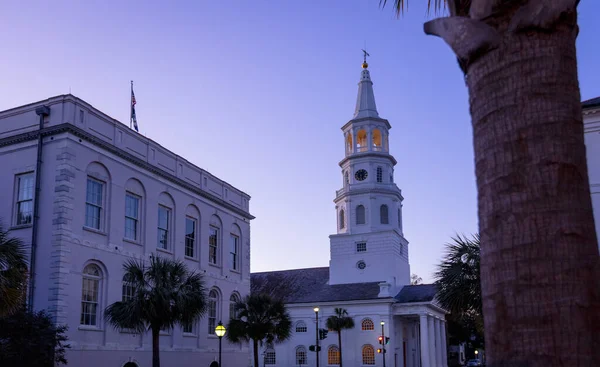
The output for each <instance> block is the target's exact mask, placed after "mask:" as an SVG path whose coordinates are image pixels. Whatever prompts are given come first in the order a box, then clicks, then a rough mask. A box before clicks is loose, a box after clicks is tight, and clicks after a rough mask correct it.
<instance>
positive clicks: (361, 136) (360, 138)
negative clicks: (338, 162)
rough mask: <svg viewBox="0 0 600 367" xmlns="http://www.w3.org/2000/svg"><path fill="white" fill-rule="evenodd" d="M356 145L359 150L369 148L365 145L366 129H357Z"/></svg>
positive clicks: (364, 150) (362, 150)
mask: <svg viewBox="0 0 600 367" xmlns="http://www.w3.org/2000/svg"><path fill="white" fill-rule="evenodd" d="M356 147H357V151H359V152H366V151H367V150H368V149H369V147H368V145H367V131H366V130H365V129H362V130H358V133H357V134H356Z"/></svg>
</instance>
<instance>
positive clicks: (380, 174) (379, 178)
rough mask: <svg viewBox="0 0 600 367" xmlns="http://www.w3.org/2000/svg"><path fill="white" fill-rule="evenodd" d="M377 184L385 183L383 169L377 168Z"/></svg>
mask: <svg viewBox="0 0 600 367" xmlns="http://www.w3.org/2000/svg"><path fill="white" fill-rule="evenodd" d="M377 182H383V169H382V168H381V167H377Z"/></svg>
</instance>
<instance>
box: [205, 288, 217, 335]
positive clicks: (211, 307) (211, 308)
mask: <svg viewBox="0 0 600 367" xmlns="http://www.w3.org/2000/svg"><path fill="white" fill-rule="evenodd" d="M218 316H219V292H218V291H217V290H216V289H211V290H210V292H209V293H208V333H209V334H210V335H214V334H215V327H216V326H217V317H218Z"/></svg>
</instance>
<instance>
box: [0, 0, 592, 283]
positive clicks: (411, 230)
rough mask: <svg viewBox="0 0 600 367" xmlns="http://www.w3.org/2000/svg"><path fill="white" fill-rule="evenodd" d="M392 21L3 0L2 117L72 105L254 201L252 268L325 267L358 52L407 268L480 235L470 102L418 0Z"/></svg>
mask: <svg viewBox="0 0 600 367" xmlns="http://www.w3.org/2000/svg"><path fill="white" fill-rule="evenodd" d="M410 4H411V7H410V9H409V12H408V13H407V14H405V15H404V16H403V17H402V18H400V19H397V18H396V17H395V16H394V13H393V11H392V9H391V7H389V6H388V7H387V8H385V9H381V8H380V7H379V0H344V1H342V0H328V1H323V0H311V1H307V0H305V1H267V0H253V1H242V0H236V1H207V0H201V1H177V2H166V1H163V2H158V1H149V2H148V1H143V2H142V1H127V2H117V1H86V2H83V1H77V2H76V1H53V2H46V1H43V2H41V1H28V2H27V5H23V4H20V2H19V3H18V2H16V1H3V2H1V3H0V30H1V31H0V45H2V56H1V57H0V83H1V84H0V85H1V87H0V110H5V109H8V108H11V107H15V106H19V105H23V104H26V103H30V102H33V101H37V100H42V99H45V98H48V97H50V96H54V95H59V94H65V93H69V91H71V93H72V94H74V95H76V96H77V97H80V98H82V99H84V100H85V101H87V102H89V103H91V104H92V105H93V106H94V107H96V108H98V109H100V110H102V111H103V112H105V113H107V114H108V115H110V116H112V117H114V118H116V119H118V120H120V121H122V122H123V123H126V124H128V123H129V97H130V96H129V93H130V90H129V88H130V87H129V86H130V80H134V83H135V93H136V98H137V106H136V112H137V118H138V124H139V126H140V132H141V133H142V134H144V135H146V136H147V137H149V138H151V139H153V140H155V141H156V142H158V143H160V144H162V145H163V146H165V147H166V148H168V149H171V150H172V151H174V152H175V153H177V154H179V155H181V156H183V157H185V158H186V159H188V160H189V161H191V162H192V163H194V164H196V165H198V166H200V167H201V168H203V169H206V170H208V171H210V172H211V173H213V174H215V175H216V176H218V177H219V178H221V179H223V180H225V181H227V182H229V183H231V184H233V185H234V186H236V187H237V188H239V189H241V190H243V191H245V192H247V193H248V194H250V195H251V196H252V200H251V202H250V209H251V212H252V214H253V215H255V216H256V219H255V220H254V221H252V223H251V233H252V235H251V240H252V263H251V268H252V271H267V270H282V269H292V268H304V267H315V266H328V264H329V238H328V236H329V235H330V234H332V233H335V231H336V227H335V225H336V218H335V210H334V204H333V199H334V196H335V190H337V189H340V188H341V187H342V174H341V169H340V168H339V166H338V162H339V161H340V160H341V159H342V158H343V156H344V143H343V136H342V132H341V130H340V128H341V126H342V125H344V124H345V123H346V122H347V121H348V120H349V119H350V118H352V114H353V112H354V103H355V100H356V93H357V83H358V81H359V76H360V70H361V69H360V64H361V62H362V53H361V48H363V47H364V46H365V42H366V46H367V49H368V51H369V53H370V54H371V55H372V57H371V58H370V60H369V64H370V67H369V69H370V71H371V77H372V79H373V82H374V90H375V98H376V101H377V107H378V110H379V114H380V116H381V117H383V118H386V119H388V120H389V121H390V123H391V125H392V127H393V128H392V130H390V150H391V153H392V154H393V155H394V156H395V158H396V159H397V161H398V164H397V166H396V170H395V182H396V183H397V184H398V186H399V187H400V188H401V189H402V194H403V196H404V199H405V200H404V212H403V220H404V234H405V236H406V238H407V239H408V241H409V242H410V245H409V255H410V262H411V271H412V272H413V273H417V274H419V275H420V276H421V277H422V278H423V279H424V280H425V281H427V282H428V281H431V280H432V279H433V278H432V273H433V272H434V271H435V266H436V264H437V263H438V262H439V260H440V258H441V256H442V255H443V248H444V247H443V245H444V243H445V242H447V241H449V240H450V237H451V236H452V235H454V234H455V233H465V234H470V233H474V232H475V231H476V230H477V208H476V189H475V177H474V167H473V148H472V135H471V123H470V116H469V111H468V99H467V90H466V87H465V85H464V81H463V76H462V73H461V72H460V70H459V68H458V66H457V62H456V60H455V57H454V56H453V54H452V52H451V50H450V48H449V47H448V46H447V45H446V44H445V43H444V42H443V41H442V40H440V39H438V38H435V37H431V36H426V35H425V34H424V33H423V31H422V23H423V22H424V21H426V20H427V19H428V17H427V15H426V13H425V1H424V0H412V1H410ZM579 12H580V19H579V24H580V28H581V31H580V35H579V38H578V59H579V78H580V84H581V91H582V97H583V99H587V98H592V97H597V96H600V73H599V72H598V65H600V54H598V53H595V49H597V40H598V38H597V35H598V34H600V23H599V22H597V20H596V19H595V17H594V15H597V14H598V13H600V4H599V3H597V1H592V0H584V1H582V2H581V3H580V5H579Z"/></svg>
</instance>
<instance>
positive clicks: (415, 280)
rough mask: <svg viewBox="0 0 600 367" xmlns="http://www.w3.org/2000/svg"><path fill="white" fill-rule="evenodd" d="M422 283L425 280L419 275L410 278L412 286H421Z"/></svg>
mask: <svg viewBox="0 0 600 367" xmlns="http://www.w3.org/2000/svg"><path fill="white" fill-rule="evenodd" d="M421 283H423V278H421V277H420V276H418V275H417V274H413V275H411V276H410V284H411V285H419V284H421Z"/></svg>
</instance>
